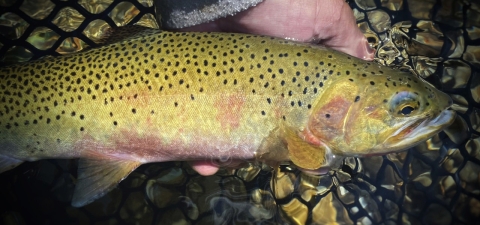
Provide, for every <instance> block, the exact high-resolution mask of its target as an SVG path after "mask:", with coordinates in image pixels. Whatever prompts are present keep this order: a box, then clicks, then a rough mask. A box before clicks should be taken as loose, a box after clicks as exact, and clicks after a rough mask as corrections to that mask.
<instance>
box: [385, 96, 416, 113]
mask: <svg viewBox="0 0 480 225" xmlns="http://www.w3.org/2000/svg"><path fill="white" fill-rule="evenodd" d="M419 108H420V97H419V96H418V95H417V94H416V93H412V92H408V91H402V92H398V93H396V94H395V95H394V96H393V97H392V99H391V100H390V112H392V113H394V114H395V115H396V116H402V117H403V116H413V115H415V114H416V112H417V109H419Z"/></svg>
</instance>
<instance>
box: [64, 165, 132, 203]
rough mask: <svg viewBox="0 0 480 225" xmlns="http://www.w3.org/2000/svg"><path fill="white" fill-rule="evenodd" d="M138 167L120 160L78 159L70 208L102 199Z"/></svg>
mask: <svg viewBox="0 0 480 225" xmlns="http://www.w3.org/2000/svg"><path fill="white" fill-rule="evenodd" d="M140 165H141V163H140V162H136V161H126V160H120V159H114V160H113V161H112V160H111V159H98V160H97V159H80V161H79V166H78V181H77V185H76V186H75V192H74V194H73V198H72V206H74V207H81V206H84V205H87V204H89V203H90V202H92V201H94V200H95V199H97V198H100V197H102V196H103V195H104V194H106V193H107V192H108V191H110V190H112V189H113V188H115V186H117V184H118V183H120V181H122V180H123V179H124V178H125V177H126V176H128V174H130V173H131V172H132V171H133V170H135V169H136V168H137V167H138V166H140Z"/></svg>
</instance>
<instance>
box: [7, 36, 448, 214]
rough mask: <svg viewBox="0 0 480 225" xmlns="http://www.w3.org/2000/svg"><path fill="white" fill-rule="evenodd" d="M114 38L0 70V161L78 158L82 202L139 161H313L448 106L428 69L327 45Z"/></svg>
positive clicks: (381, 149)
mask: <svg viewBox="0 0 480 225" xmlns="http://www.w3.org/2000/svg"><path fill="white" fill-rule="evenodd" d="M112 35H115V33H112ZM114 39H115V40H117V41H118V40H120V41H119V42H116V43H112V44H108V45H105V46H103V47H99V48H95V49H91V50H88V51H84V52H80V53H78V54H73V55H68V56H62V57H46V58H43V59H40V60H37V61H34V62H30V63H26V64H21V65H13V66H8V67H4V68H0V88H1V92H0V93H1V98H0V104H1V107H0V171H4V170H7V169H10V168H13V167H15V166H16V165H18V164H19V163H21V162H22V161H25V160H29V161H32V160H38V159H43V158H81V159H82V160H81V161H80V166H79V184H78V185H77V187H76V190H75V195H74V197H73V204H74V205H75V206H81V205H84V204H87V203H88V202H90V201H92V200H93V199H95V198H98V197H99V196H101V195H102V194H103V193H105V192H106V191H108V190H110V189H111V188H113V187H114V185H115V184H116V183H118V182H119V181H120V180H122V179H123V178H124V177H125V176H127V175H128V174H129V173H130V172H131V171H132V170H133V169H135V168H136V167H137V166H138V165H140V164H142V163H148V162H158V161H173V160H205V159H222V160H225V159H236V160H259V161H264V162H269V163H272V162H273V164H275V162H280V161H292V162H293V163H295V164H296V165H297V166H299V167H302V168H305V169H307V170H311V169H318V168H320V167H323V166H328V165H329V163H330V161H331V159H332V156H333V155H354V156H361V155H366V154H377V153H386V152H390V151H398V150H401V149H404V148H406V147H409V146H411V145H413V144H415V143H418V142H419V141H422V140H425V139H426V138H428V137H430V136H431V135H433V134H435V133H436V132H439V131H440V130H441V129H442V128H443V127H445V126H446V125H448V124H449V123H451V121H452V120H453V118H454V114H453V113H451V112H450V111H447V110H445V109H446V108H447V107H448V106H449V105H450V104H451V101H450V100H449V97H448V96H447V95H445V94H444V93H441V92H439V91H438V90H436V89H435V88H433V87H432V86H430V85H429V84H427V83H425V82H424V81H423V80H421V79H419V78H417V77H414V76H412V75H410V74H408V73H403V72H399V71H395V70H391V69H389V68H385V67H381V66H378V65H376V64H373V63H370V62H364V61H361V60H360V59H356V58H354V57H351V56H348V55H345V54H342V53H339V52H335V51H333V50H330V49H326V48H323V47H319V46H314V45H309V44H300V43H296V42H292V41H287V40H283V39H276V38H270V37H264V36H255V35H247V34H226V33H172V32H165V31H157V30H150V29H147V30H145V31H142V32H140V33H137V34H132V35H126V36H125V37H124V38H118V37H115V38H114ZM438 102H441V103H438ZM426 121H427V122H426ZM421 129H424V130H421ZM425 129H427V130H425ZM420 130H421V132H420ZM412 132H413V133H415V132H420V133H419V134H416V137H415V138H413V137H410V136H409V135H412ZM417 136H418V137H417ZM392 137H393V138H392ZM391 140H393V142H392V141H391ZM93 184H95V185H96V186H95V187H91V186H92V185H93ZM92 188H94V190H92ZM95 188H96V189H95Z"/></svg>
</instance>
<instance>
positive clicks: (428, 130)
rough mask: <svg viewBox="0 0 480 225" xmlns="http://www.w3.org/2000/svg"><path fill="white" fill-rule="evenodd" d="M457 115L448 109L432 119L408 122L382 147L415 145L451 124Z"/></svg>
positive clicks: (408, 146)
mask: <svg viewBox="0 0 480 225" xmlns="http://www.w3.org/2000/svg"><path fill="white" fill-rule="evenodd" d="M456 115H457V114H456V112H455V111H453V110H448V109H446V110H443V111H442V112H441V113H440V114H439V115H438V116H436V117H434V118H432V119H430V118H427V119H424V120H423V121H412V122H410V123H407V124H405V125H403V126H402V127H401V128H399V129H398V130H397V132H395V133H394V134H392V136H391V137H390V138H388V139H386V140H385V142H384V143H383V144H382V145H380V147H383V148H385V147H386V146H388V148H389V149H390V150H391V151H399V150H402V149H407V148H410V147H413V146H415V145H416V144H418V143H420V142H422V141H423V140H426V139H428V138H430V137H432V136H433V135H435V134H437V133H439V132H440V131H442V130H443V129H445V128H446V127H448V126H450V125H451V124H452V123H453V121H455V118H456ZM374 151H375V150H374ZM378 151H381V150H380V149H378V150H376V152H378Z"/></svg>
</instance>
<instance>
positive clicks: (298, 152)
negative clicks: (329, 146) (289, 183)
mask: <svg viewBox="0 0 480 225" xmlns="http://www.w3.org/2000/svg"><path fill="white" fill-rule="evenodd" d="M283 132H284V135H283V137H284V140H285V142H286V143H287V148H288V153H289V156H290V160H291V161H292V162H293V163H294V164H295V165H297V166H298V167H301V168H304V169H308V170H316V169H319V168H320V167H322V166H324V165H325V164H326V147H325V146H314V145H312V144H310V143H308V142H306V141H305V140H304V139H302V138H301V137H300V136H299V135H298V134H297V133H296V132H294V131H293V130H292V129H289V128H283Z"/></svg>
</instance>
